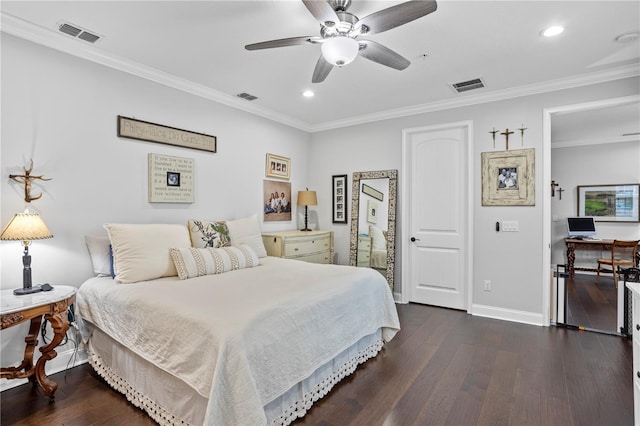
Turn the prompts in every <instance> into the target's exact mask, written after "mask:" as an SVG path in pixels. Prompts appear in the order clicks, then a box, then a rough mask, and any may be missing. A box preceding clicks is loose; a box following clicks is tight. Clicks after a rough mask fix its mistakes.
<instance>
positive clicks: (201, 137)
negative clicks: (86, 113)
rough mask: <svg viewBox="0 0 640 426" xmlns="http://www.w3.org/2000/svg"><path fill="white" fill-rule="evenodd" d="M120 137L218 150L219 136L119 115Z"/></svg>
mask: <svg viewBox="0 0 640 426" xmlns="http://www.w3.org/2000/svg"><path fill="white" fill-rule="evenodd" d="M118 137H121V138H129V139H137V140H141V141H147V142H157V143H163V144H166V145H174V146H181V147H183V148H192V149H199V150H201V151H209V152H216V149H217V138H216V137H215V136H211V135H206V134H204V133H196V132H192V131H189V130H182V129H176V128H175V127H169V126H163V125H162V124H155V123H149V122H148V121H142V120H136V119H135V118H128V117H123V116H121V115H119V116H118Z"/></svg>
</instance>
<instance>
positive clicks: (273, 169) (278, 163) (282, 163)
mask: <svg viewBox="0 0 640 426" xmlns="http://www.w3.org/2000/svg"><path fill="white" fill-rule="evenodd" d="M265 175H266V176H267V177H274V178H280V179H287V180H288V179H289V178H290V177H291V159H290V158H287V157H281V156H279V155H275V154H267V162H266V164H265Z"/></svg>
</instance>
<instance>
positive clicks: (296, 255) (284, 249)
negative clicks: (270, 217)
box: [262, 231, 333, 263]
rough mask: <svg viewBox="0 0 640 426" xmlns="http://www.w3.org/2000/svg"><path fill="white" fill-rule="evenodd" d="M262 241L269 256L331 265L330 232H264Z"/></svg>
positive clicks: (331, 236) (331, 246)
mask: <svg viewBox="0 0 640 426" xmlns="http://www.w3.org/2000/svg"><path fill="white" fill-rule="evenodd" d="M262 241H263V242H264V247H265V249H266V250H267V254H268V255H269V256H275V257H284V258H286V259H296V260H303V261H305V262H311V263H333V232H331V231H280V232H265V233H263V234H262Z"/></svg>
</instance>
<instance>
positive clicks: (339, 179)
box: [332, 175, 347, 223]
mask: <svg viewBox="0 0 640 426" xmlns="http://www.w3.org/2000/svg"><path fill="white" fill-rule="evenodd" d="M332 188H333V192H332V193H333V210H332V211H333V223H347V175H334V176H332Z"/></svg>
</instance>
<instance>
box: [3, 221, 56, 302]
mask: <svg viewBox="0 0 640 426" xmlns="http://www.w3.org/2000/svg"><path fill="white" fill-rule="evenodd" d="M45 238H53V235H51V232H49V229H48V228H47V225H45V224H44V222H43V221H42V219H40V216H39V215H38V214H37V213H29V210H25V211H24V213H16V214H15V215H14V216H13V218H12V219H11V221H10V222H9V223H8V224H7V226H5V228H4V230H3V231H2V234H0V240H9V241H22V245H24V255H23V256H22V264H23V265H24V268H23V270H22V288H17V289H15V290H13V294H15V295H18V296H20V295H24V294H31V293H37V292H39V291H42V288H41V287H40V286H39V285H37V286H32V285H31V255H30V254H29V244H31V240H43V239H45Z"/></svg>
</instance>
